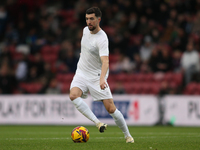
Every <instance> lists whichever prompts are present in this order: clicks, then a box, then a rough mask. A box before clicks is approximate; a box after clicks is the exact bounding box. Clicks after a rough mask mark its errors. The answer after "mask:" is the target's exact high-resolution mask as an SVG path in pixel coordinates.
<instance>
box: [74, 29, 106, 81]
mask: <svg viewBox="0 0 200 150" xmlns="http://www.w3.org/2000/svg"><path fill="white" fill-rule="evenodd" d="M101 56H109V49H108V37H107V35H106V33H105V32H104V31H103V30H100V31H99V32H97V33H96V34H91V33H90V30H89V29H88V27H85V28H84V29H83V36H82V40H81V54H80V59H79V61H78V65H77V70H76V74H78V75H81V76H83V77H84V78H85V79H88V80H99V79H100V74H101V66H102V63H101ZM107 77H108V71H107V74H106V78H107Z"/></svg>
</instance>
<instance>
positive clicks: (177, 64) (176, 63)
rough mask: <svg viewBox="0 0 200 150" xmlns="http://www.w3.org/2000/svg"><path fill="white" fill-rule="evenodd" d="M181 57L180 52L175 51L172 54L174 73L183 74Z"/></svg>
mask: <svg viewBox="0 0 200 150" xmlns="http://www.w3.org/2000/svg"><path fill="white" fill-rule="evenodd" d="M181 55H182V54H181V52H180V50H175V51H174V52H173V54H172V66H173V72H181Z"/></svg>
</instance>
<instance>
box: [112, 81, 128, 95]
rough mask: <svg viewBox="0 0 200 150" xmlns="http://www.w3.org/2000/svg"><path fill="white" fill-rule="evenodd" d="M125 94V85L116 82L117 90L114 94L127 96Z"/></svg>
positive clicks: (115, 89)
mask: <svg viewBox="0 0 200 150" xmlns="http://www.w3.org/2000/svg"><path fill="white" fill-rule="evenodd" d="M125 93H126V92H125V89H124V86H123V84H122V83H121V82H120V81H118V82H116V84H115V88H114V89H113V94H125Z"/></svg>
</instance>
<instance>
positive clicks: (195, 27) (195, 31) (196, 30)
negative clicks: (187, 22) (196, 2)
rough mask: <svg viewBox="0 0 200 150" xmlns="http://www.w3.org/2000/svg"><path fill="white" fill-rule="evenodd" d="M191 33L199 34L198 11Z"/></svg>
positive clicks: (199, 16)
mask: <svg viewBox="0 0 200 150" xmlns="http://www.w3.org/2000/svg"><path fill="white" fill-rule="evenodd" d="M192 32H193V33H198V34H200V10H199V11H198V12H197V15H196V18H195V20H194V24H193V28H192Z"/></svg>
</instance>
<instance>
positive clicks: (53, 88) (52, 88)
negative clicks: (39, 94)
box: [46, 78, 61, 94]
mask: <svg viewBox="0 0 200 150" xmlns="http://www.w3.org/2000/svg"><path fill="white" fill-rule="evenodd" d="M60 93H61V89H60V88H59V85H58V82H57V80H56V79H55V78H52V79H51V81H50V84H49V87H48V88H47V90H46V94H60Z"/></svg>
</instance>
